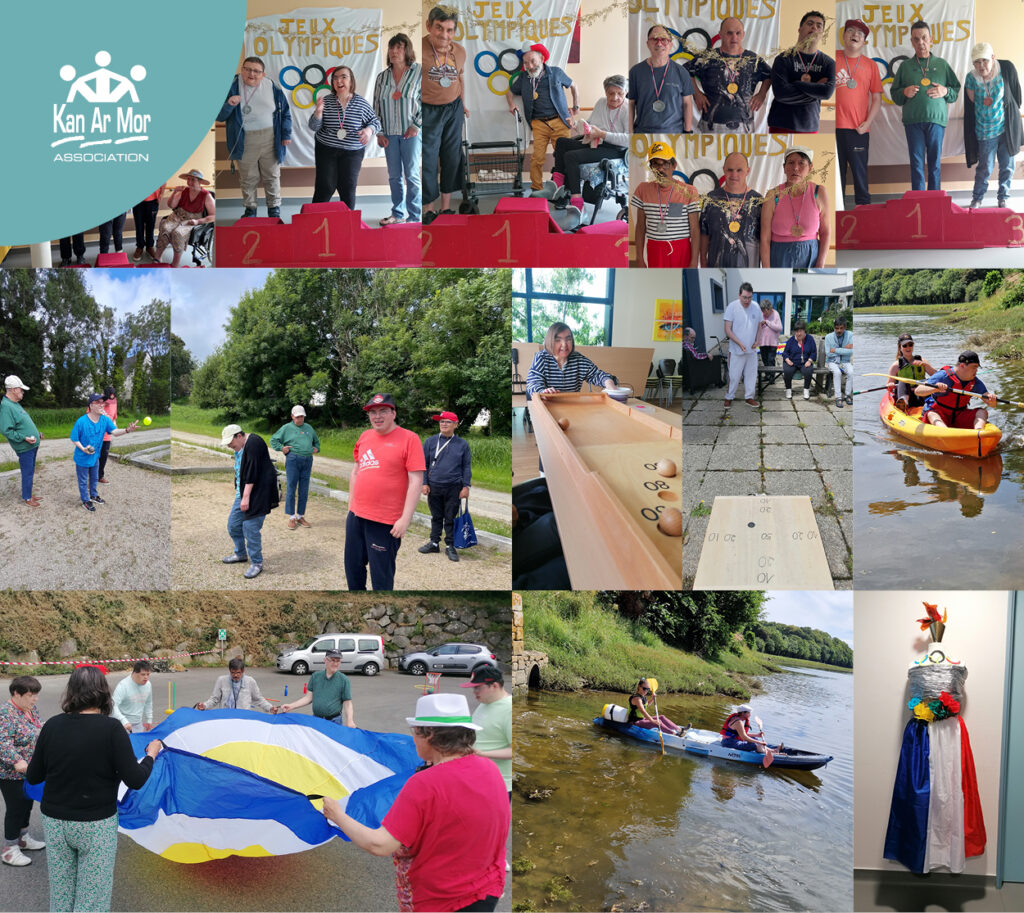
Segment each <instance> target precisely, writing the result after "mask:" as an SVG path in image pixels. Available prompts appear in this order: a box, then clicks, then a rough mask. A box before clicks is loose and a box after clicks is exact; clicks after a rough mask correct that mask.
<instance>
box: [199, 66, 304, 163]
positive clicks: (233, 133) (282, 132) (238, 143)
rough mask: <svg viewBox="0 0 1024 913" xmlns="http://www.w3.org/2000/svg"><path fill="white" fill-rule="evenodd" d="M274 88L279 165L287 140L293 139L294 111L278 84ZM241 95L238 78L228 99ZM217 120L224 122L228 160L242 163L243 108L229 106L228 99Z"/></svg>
mask: <svg viewBox="0 0 1024 913" xmlns="http://www.w3.org/2000/svg"><path fill="white" fill-rule="evenodd" d="M271 86H273V88H274V151H275V152H276V153H277V161H278V164H280V163H281V162H283V161H284V157H285V155H286V154H287V152H288V150H287V148H286V147H285V145H284V141H285V140H286V139H288V140H290V139H291V138H292V110H291V108H290V107H289V106H288V97H287V96H286V95H285V94H284V92H282V91H281V90H280V88H278V86H277V84H276V83H273V82H272V83H271ZM239 94H241V93H240V92H239V90H238V77H237V76H236V77H235V78H234V80H233V81H232V83H231V89H230V91H229V92H228V98H231V96H232V95H239ZM217 120H219V121H223V122H224V128H225V132H226V133H227V140H228V158H229V159H231V160H232V161H235V162H238V161H241V158H242V153H243V152H244V151H245V130H244V129H243V127H242V106H241V105H240V104H238V105H229V104H228V103H227V99H225V101H224V107H222V108H221V109H220V114H218V115H217Z"/></svg>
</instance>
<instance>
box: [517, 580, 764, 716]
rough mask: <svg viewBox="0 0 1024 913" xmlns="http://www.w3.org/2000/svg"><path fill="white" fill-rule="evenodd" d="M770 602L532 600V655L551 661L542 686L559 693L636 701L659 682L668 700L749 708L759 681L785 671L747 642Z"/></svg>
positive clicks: (675, 597)
mask: <svg viewBox="0 0 1024 913" xmlns="http://www.w3.org/2000/svg"><path fill="white" fill-rule="evenodd" d="M762 602H763V594H761V593H733V592H728V593H710V592H709V593H656V594H655V593H643V592H629V593H607V592H605V593H589V592H581V593H573V592H566V593H524V594H523V609H524V611H523V619H524V639H525V647H526V649H527V650H540V651H543V652H544V653H546V654H547V656H548V661H549V662H548V666H547V668H546V669H544V670H543V671H542V672H541V683H542V685H543V686H544V687H545V688H550V689H553V690H560V691H577V690H582V689H585V688H593V689H599V690H605V691H621V692H623V693H630V692H631V691H632V690H633V688H634V686H635V685H636V682H637V679H638V678H640V676H642V675H653V676H654V677H656V678H657V679H658V685H659V690H660V691H661V692H668V691H679V692H686V693H689V694H723V695H727V696H729V697H735V698H740V699H744V700H745V699H746V698H748V697H750V694H751V691H752V689H754V688H756V687H757V682H756V676H758V675H761V674H764V673H766V672H777V671H779V667H778V666H777V665H775V664H774V662H772V661H771V660H769V659H767V658H766V657H764V656H762V655H760V654H759V653H757V652H755V650H754V649H753V647H752V646H751V645H750V644H748V643H747V641H746V640H745V639H744V635H743V630H744V629H745V628H746V627H747V625H748V624H749V623H750V622H751V621H753V620H754V619H756V617H757V614H758V613H759V611H760V607H761V604H762ZM751 610H753V615H752V616H751V614H750V612H751ZM652 622H653V624H652ZM655 629H657V633H656V630H655ZM659 635H660V636H659ZM683 644H688V645H689V646H690V650H686V649H685V648H684V647H683V646H682V645H683ZM695 647H699V648H700V652H696V651H695V649H694V648H695Z"/></svg>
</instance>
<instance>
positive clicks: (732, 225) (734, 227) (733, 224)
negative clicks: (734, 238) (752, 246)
mask: <svg viewBox="0 0 1024 913" xmlns="http://www.w3.org/2000/svg"><path fill="white" fill-rule="evenodd" d="M739 230H740V223H739V222H737V221H736V220H735V219H733V220H732V221H731V222H730V223H729V231H731V232H732V233H733V234H736V232H738V231H739Z"/></svg>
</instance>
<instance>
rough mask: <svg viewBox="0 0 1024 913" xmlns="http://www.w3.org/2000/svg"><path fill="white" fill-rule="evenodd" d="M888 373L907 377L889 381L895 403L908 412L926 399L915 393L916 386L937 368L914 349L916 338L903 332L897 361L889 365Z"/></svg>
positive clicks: (890, 391)
mask: <svg viewBox="0 0 1024 913" xmlns="http://www.w3.org/2000/svg"><path fill="white" fill-rule="evenodd" d="M886 373H887V374H889V375H890V376H892V377H902V378H906V380H899V381H894V380H890V381H889V383H888V390H889V394H890V395H891V396H892V399H893V403H894V405H895V406H896V408H897V409H899V410H900V411H901V412H906V411H907V410H908V409H914V408H916V407H917V406H921V405H923V404H924V399H923V398H922V397H920V396H917V395H916V394H915V393H914V388H915V387H916V386H917V385H918V384H920V383H922V382H923V381H924V379H925V378H926V377H931V376H932V375H933V374H934V373H935V368H933V367H932V366H931V365H930V364H928V362H926V361H925V360H924V358H923V357H922V356H921V355H919V354H917V353H916V352H915V351H914V338H913V337H912V336H911V335H910V334H909V333H901V334H900V338H899V339H898V340H897V341H896V361H894V362H893V363H892V364H891V365H889V370H888V371H887V372H886Z"/></svg>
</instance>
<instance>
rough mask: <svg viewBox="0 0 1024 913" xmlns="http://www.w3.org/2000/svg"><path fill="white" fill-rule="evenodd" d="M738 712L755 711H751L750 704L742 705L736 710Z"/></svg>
mask: <svg viewBox="0 0 1024 913" xmlns="http://www.w3.org/2000/svg"><path fill="white" fill-rule="evenodd" d="M736 712H737V713H753V712H754V711H753V710H752V709H751V707H750V704H740V705H739V707H737V708H736Z"/></svg>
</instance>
